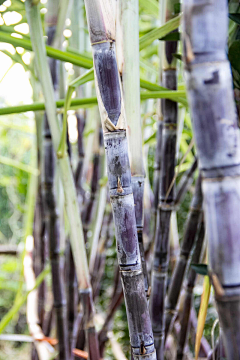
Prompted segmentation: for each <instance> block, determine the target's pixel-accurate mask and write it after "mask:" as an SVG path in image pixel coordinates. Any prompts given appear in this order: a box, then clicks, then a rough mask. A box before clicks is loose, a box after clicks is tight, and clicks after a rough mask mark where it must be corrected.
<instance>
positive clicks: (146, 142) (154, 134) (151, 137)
mask: <svg viewBox="0 0 240 360" xmlns="http://www.w3.org/2000/svg"><path fill="white" fill-rule="evenodd" d="M156 134H157V132H156V131H155V132H154V133H153V134H152V135H151V136H149V137H148V138H147V139H146V140H144V144H149V143H152V142H153V141H156Z"/></svg>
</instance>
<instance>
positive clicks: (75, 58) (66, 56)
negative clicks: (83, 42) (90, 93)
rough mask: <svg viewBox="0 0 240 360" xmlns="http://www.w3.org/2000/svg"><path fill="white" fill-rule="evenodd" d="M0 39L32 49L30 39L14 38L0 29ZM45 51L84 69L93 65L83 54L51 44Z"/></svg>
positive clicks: (48, 54) (50, 55)
mask: <svg viewBox="0 0 240 360" xmlns="http://www.w3.org/2000/svg"><path fill="white" fill-rule="evenodd" d="M0 41H2V42H6V43H9V44H12V45H13V46H14V47H17V46H20V47H22V48H24V49H25V50H29V51H32V43H31V41H30V40H27V39H19V38H15V37H13V36H11V35H10V34H7V33H5V32H4V31H0ZM46 53H47V56H49V57H51V58H53V59H57V60H60V61H66V62H70V63H71V64H73V65H76V66H80V67H83V68H85V69H90V68H91V67H92V66H93V62H92V60H90V59H87V58H86V57H85V56H81V55H76V54H73V53H70V52H67V51H62V50H58V49H55V48H53V47H51V46H46Z"/></svg>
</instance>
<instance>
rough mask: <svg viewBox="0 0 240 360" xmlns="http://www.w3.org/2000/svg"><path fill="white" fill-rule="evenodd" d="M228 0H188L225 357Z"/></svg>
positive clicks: (239, 314) (235, 239) (230, 342)
mask: <svg viewBox="0 0 240 360" xmlns="http://www.w3.org/2000/svg"><path fill="white" fill-rule="evenodd" d="M227 15H228V8H227V2H226V1H225V0H211V1H210V0H208V1H206V0H205V1H199V0H185V1H184V32H183V40H184V61H185V67H186V82H187V89H188V98H189V104H190V109H191V113H192V120H193V129H194V134H195V139H196V145H197V150H198V158H199V168H200V169H201V170H202V175H203V196H204V212H205V219H206V229H207V233H208V239H209V262H210V273H211V274H212V275H211V276H212V280H213V286H214V288H215V297H216V304H217V309H218V314H219V319H220V325H221V328H222V330H223V340H224V345H225V349H226V354H227V358H228V359H231V360H235V359H239V358H240V272H239V267H240V221H239V208H240V177H239V176H240V143H239V130H238V127H237V116H236V108H235V103H234V97H233V89H232V76H231V71H230V66H229V62H228V61H227V58H226V39H227V31H228V26H227V25H228V16H227Z"/></svg>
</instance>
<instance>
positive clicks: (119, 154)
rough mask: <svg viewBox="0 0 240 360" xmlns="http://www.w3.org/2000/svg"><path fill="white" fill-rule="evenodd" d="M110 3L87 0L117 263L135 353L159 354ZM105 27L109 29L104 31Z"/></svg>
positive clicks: (136, 355) (152, 355) (134, 355)
mask: <svg viewBox="0 0 240 360" xmlns="http://www.w3.org/2000/svg"><path fill="white" fill-rule="evenodd" d="M110 3H111V2H107V1H106V2H104V7H103V6H102V4H103V3H102V2H100V1H96V0H95V1H93V0H86V1H85V4H86V10H87V19H88V26H89V32H90V39H91V43H92V50H93V59H94V69H95V80H96V90H97V96H98V104H99V109H100V115H101V120H102V126H103V132H104V144H105V150H106V159H107V169H108V181H109V189H110V199H111V204H112V211H113V217H114V223H115V233H116V240H117V250H118V262H119V267H120V271H121V279H122V284H123V291H124V296H125V302H126V308H127V316H128V325H129V333H130V342H131V346H132V351H133V358H134V359H141V358H143V357H144V359H145V358H146V359H156V355H155V351H154V344H153V335H152V329H151V321H150V316H149V312H148V306H147V299H146V296H145V290H144V278H143V273H142V267H141V258H140V253H139V246H138V239H137V229H136V219H135V210H134V200H133V194H132V186H131V171H130V164H129V156H128V144H127V138H126V121H125V114H124V106H123V101H122V92H121V87H120V79H119V73H118V68H117V63H116V55H115V44H114V42H113V40H114V32H115V29H114V28H109V27H107V25H106V24H105V23H104V21H103V20H104V15H103V12H105V10H106V8H108V5H109V4H110ZM113 11H114V10H113ZM96 24H97V25H98V26H97V25H96ZM105 26H106V27H105ZM103 29H104V31H105V29H107V30H106V31H105V32H104V31H103Z"/></svg>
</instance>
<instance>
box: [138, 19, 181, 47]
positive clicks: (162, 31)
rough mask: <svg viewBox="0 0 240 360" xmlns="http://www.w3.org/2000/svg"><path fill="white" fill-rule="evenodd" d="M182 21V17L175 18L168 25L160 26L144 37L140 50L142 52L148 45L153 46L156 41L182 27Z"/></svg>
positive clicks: (140, 43)
mask: <svg viewBox="0 0 240 360" xmlns="http://www.w3.org/2000/svg"><path fill="white" fill-rule="evenodd" d="M180 21H181V15H179V16H176V17H175V18H173V19H171V20H169V21H168V22H166V24H164V25H163V26H160V27H159V28H157V29H154V30H152V31H150V32H149V33H147V34H146V35H143V36H142V37H141V38H140V40H139V50H142V49H144V48H145V47H147V46H148V45H151V44H152V42H153V41H154V40H157V39H159V38H163V37H164V36H166V35H167V34H169V33H170V32H171V31H173V30H176V29H177V28H178V27H179V25H180Z"/></svg>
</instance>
